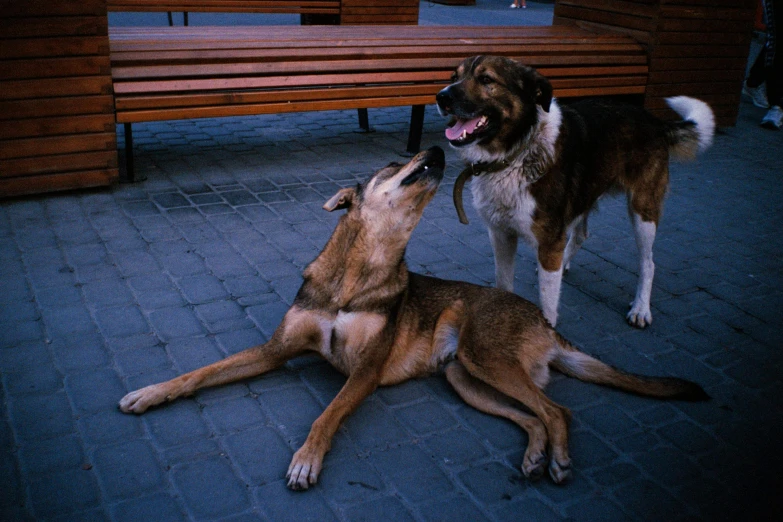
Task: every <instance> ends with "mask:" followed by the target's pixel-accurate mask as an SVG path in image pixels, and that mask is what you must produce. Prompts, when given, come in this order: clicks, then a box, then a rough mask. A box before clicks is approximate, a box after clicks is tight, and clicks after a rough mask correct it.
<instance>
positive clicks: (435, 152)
mask: <svg viewBox="0 0 783 522" xmlns="http://www.w3.org/2000/svg"><path fill="white" fill-rule="evenodd" d="M426 162H427V165H432V166H433V167H438V168H441V169H442V168H444V167H445V166H446V153H444V152H443V149H441V148H440V147H437V146H436V147H430V148H429V149H427V159H426Z"/></svg>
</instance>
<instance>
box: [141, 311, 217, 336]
mask: <svg viewBox="0 0 783 522" xmlns="http://www.w3.org/2000/svg"><path fill="white" fill-rule="evenodd" d="M149 319H150V323H151V324H152V326H153V328H155V331H156V332H157V333H158V335H159V336H160V338H161V339H163V340H164V341H170V340H173V339H176V338H178V337H192V336H196V335H200V334H203V333H205V332H204V328H203V327H202V326H201V323H200V322H199V320H198V319H197V318H196V316H195V314H194V313H193V312H192V311H191V310H189V309H187V308H162V309H160V310H155V311H153V312H151V313H150V315H149Z"/></svg>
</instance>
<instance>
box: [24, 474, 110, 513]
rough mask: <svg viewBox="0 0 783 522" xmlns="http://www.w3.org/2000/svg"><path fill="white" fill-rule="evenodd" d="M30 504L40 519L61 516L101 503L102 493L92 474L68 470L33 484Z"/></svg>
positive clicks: (31, 485)
mask: <svg viewBox="0 0 783 522" xmlns="http://www.w3.org/2000/svg"><path fill="white" fill-rule="evenodd" d="M29 488H30V492H29V496H30V500H31V502H32V508H33V511H34V512H35V514H36V517H37V518H50V517H55V516H62V515H64V514H68V513H71V512H74V511H81V510H84V509H87V508H89V507H93V506H95V505H97V504H99V503H100V499H101V496H100V491H99V489H98V485H97V483H96V481H95V477H94V474H93V472H92V471H90V470H83V469H76V470H68V471H63V472H59V473H55V474H52V475H48V476H46V477H44V478H41V479H38V480H35V481H33V482H32V483H31V484H30V486H29Z"/></svg>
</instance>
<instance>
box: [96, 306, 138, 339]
mask: <svg viewBox="0 0 783 522" xmlns="http://www.w3.org/2000/svg"><path fill="white" fill-rule="evenodd" d="M95 318H96V320H97V323H98V326H99V327H100V329H101V331H102V332H103V334H104V335H105V336H106V337H130V336H133V335H139V334H145V333H148V332H149V331H150V327H149V324H147V320H146V319H145V318H144V316H143V315H142V314H141V312H140V311H139V309H138V308H137V307H136V306H122V307H117V308H105V309H101V310H96V312H95Z"/></svg>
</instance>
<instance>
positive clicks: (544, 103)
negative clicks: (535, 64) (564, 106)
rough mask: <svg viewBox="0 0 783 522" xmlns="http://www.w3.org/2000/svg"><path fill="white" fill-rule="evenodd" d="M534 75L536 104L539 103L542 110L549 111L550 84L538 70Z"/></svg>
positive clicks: (550, 100)
mask: <svg viewBox="0 0 783 522" xmlns="http://www.w3.org/2000/svg"><path fill="white" fill-rule="evenodd" d="M535 76H536V104H537V105H540V106H541V108H542V109H544V112H549V106H550V105H551V104H552V84H551V83H549V80H547V79H546V77H545V76H543V75H541V74H540V73H539V72H538V71H536V72H535Z"/></svg>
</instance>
